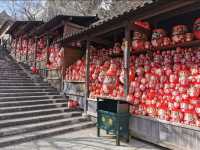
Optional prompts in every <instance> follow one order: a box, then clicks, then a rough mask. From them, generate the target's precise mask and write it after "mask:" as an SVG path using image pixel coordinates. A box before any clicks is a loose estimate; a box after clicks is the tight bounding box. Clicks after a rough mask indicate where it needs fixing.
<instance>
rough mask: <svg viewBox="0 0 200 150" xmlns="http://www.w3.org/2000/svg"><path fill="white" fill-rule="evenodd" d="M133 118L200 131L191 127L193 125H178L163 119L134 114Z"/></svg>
mask: <svg viewBox="0 0 200 150" xmlns="http://www.w3.org/2000/svg"><path fill="white" fill-rule="evenodd" d="M132 116H133V117H138V118H142V119H147V120H152V121H157V122H160V123H164V124H169V125H174V126H177V127H182V128H188V129H192V130H197V131H200V128H199V127H196V126H191V125H186V124H182V123H178V122H172V121H167V120H162V119H159V118H153V117H150V116H142V115H133V114H132Z"/></svg>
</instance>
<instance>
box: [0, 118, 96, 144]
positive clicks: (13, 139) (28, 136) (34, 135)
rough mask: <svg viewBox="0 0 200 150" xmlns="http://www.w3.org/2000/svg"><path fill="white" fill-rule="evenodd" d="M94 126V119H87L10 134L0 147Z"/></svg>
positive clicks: (2, 139)
mask: <svg viewBox="0 0 200 150" xmlns="http://www.w3.org/2000/svg"><path fill="white" fill-rule="evenodd" d="M93 126H95V123H93V122H92V121H87V122H80V123H78V124H73V125H71V124H69V125H66V126H61V127H56V128H51V129H46V130H42V131H38V132H31V133H25V134H22V135H16V136H9V137H5V138H1V140H0V147H5V146H10V145H15V144H19V143H24V142H28V141H32V140H36V139H41V138H47V137H51V136H56V135H60V134H65V133H70V132H73V131H78V130H81V129H85V128H90V127H93Z"/></svg>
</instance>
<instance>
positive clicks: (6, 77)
mask: <svg viewBox="0 0 200 150" xmlns="http://www.w3.org/2000/svg"><path fill="white" fill-rule="evenodd" d="M0 78H1V79H30V77H29V76H27V75H26V76H21V75H18V74H16V75H15V76H9V75H0Z"/></svg>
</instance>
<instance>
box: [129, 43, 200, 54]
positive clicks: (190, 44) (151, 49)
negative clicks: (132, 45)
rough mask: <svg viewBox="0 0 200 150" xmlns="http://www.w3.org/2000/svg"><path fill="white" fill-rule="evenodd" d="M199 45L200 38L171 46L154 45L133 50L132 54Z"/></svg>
mask: <svg viewBox="0 0 200 150" xmlns="http://www.w3.org/2000/svg"><path fill="white" fill-rule="evenodd" d="M198 46H200V40H195V41H191V42H184V43H179V44H175V45H169V46H165V47H153V48H150V49H141V50H137V51H134V52H131V55H139V54H145V53H147V52H155V51H166V50H173V49H175V48H177V47H181V48H190V47H198Z"/></svg>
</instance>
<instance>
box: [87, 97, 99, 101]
mask: <svg viewBox="0 0 200 150" xmlns="http://www.w3.org/2000/svg"><path fill="white" fill-rule="evenodd" d="M87 100H88V101H97V99H96V98H87Z"/></svg>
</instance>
